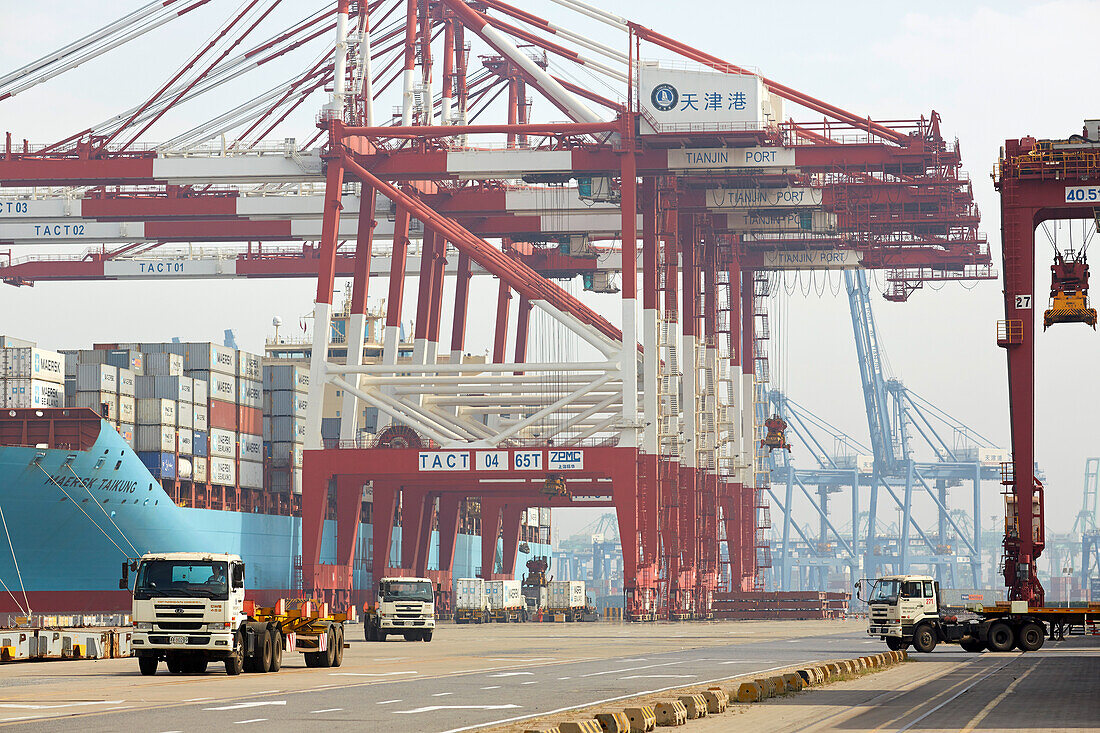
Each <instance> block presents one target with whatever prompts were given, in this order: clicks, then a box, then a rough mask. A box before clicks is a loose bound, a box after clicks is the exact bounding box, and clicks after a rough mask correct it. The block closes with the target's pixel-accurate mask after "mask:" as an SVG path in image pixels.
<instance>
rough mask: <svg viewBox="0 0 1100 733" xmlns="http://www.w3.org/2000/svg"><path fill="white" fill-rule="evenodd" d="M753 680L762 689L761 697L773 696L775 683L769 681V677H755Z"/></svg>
mask: <svg viewBox="0 0 1100 733" xmlns="http://www.w3.org/2000/svg"><path fill="white" fill-rule="evenodd" d="M753 682H755V683H756V684H758V685H760V689H761V690H763V691H764V694H763V696H762V698H761V699H763V698H768V697H775V683H774V682H772V681H771V678H768V677H757V678H756V679H755V680H753Z"/></svg>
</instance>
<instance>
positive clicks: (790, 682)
mask: <svg viewBox="0 0 1100 733" xmlns="http://www.w3.org/2000/svg"><path fill="white" fill-rule="evenodd" d="M783 681H784V682H785V683H786V684H787V692H802V677H800V676H799V675H797V674H795V673H793V672H792V673H790V674H785V675H783Z"/></svg>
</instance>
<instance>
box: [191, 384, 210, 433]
mask: <svg viewBox="0 0 1100 733" xmlns="http://www.w3.org/2000/svg"><path fill="white" fill-rule="evenodd" d="M195 384H198V382H195ZM203 384H205V382H203ZM207 410H208V408H207V407H206V403H203V404H201V405H200V404H195V408H194V410H192V412H191V415H192V420H191V427H192V429H194V430H198V431H200V432H203V433H205V432H206V430H207V428H209V427H210V421H209V417H210V415H209V413H208V411H207Z"/></svg>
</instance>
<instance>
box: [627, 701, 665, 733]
mask: <svg viewBox="0 0 1100 733" xmlns="http://www.w3.org/2000/svg"><path fill="white" fill-rule="evenodd" d="M623 712H624V713H626V717H627V719H628V720H629V721H630V733H649V731H651V730H653V729H654V728H656V727H657V714H656V713H655V712H653V706H652V705H643V706H641V707H637V708H627V709H626V710H624V711H623Z"/></svg>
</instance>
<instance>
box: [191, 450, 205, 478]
mask: <svg viewBox="0 0 1100 733" xmlns="http://www.w3.org/2000/svg"><path fill="white" fill-rule="evenodd" d="M191 473H192V475H193V476H194V477H195V478H194V479H193V480H194V482H195V483H196V484H205V483H206V480H207V477H208V476H209V474H208V473H207V470H206V459H205V458H203V457H201V456H195V457H194V458H192V459H191Z"/></svg>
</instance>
